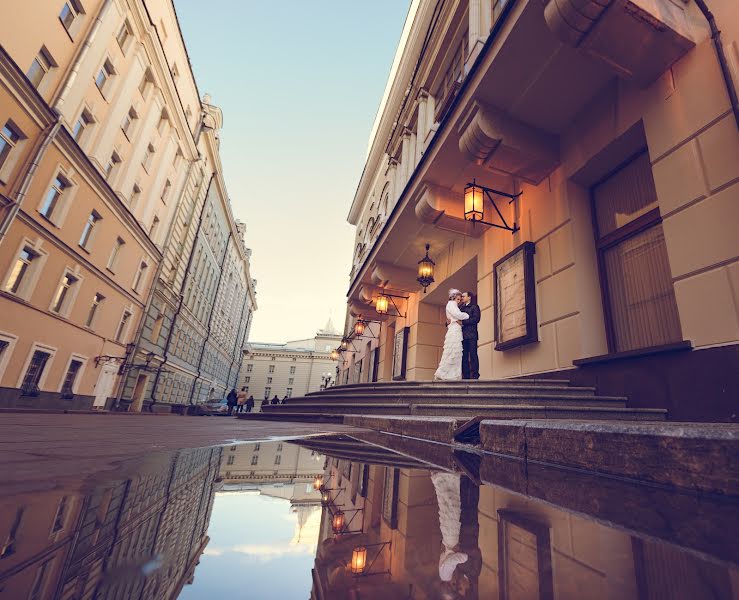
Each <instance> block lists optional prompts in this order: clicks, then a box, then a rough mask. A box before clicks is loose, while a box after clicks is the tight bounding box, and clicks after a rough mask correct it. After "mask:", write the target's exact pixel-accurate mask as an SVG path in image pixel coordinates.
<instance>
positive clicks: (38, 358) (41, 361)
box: [21, 350, 51, 396]
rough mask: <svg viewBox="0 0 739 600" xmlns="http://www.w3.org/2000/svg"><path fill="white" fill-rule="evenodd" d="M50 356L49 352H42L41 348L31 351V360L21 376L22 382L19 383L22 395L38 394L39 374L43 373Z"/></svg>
mask: <svg viewBox="0 0 739 600" xmlns="http://www.w3.org/2000/svg"><path fill="white" fill-rule="evenodd" d="M50 358H51V354H49V353H48V352H44V351H43V350H36V351H35V352H34V353H33V357H32V358H31V362H30V364H29V365H28V369H26V374H25V375H24V377H23V383H22V384H21V392H22V393H23V395H24V396H38V393H39V387H38V385H39V382H40V381H41V376H42V375H43V374H44V369H45V368H46V363H47V362H48V361H49V359H50Z"/></svg>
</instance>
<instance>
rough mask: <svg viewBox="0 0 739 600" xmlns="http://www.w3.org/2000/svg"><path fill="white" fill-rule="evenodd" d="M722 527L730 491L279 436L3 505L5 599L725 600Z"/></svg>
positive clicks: (729, 576)
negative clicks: (719, 493) (718, 493)
mask: <svg viewBox="0 0 739 600" xmlns="http://www.w3.org/2000/svg"><path fill="white" fill-rule="evenodd" d="M53 476H54V474H53V473H49V474H48V477H49V481H52V480H53ZM316 488H320V489H316ZM737 531H739V510H738V506H737V502H736V500H735V499H730V498H721V497H715V496H709V495H698V494H694V493H691V492H685V491H676V490H669V489H666V488H661V487H657V486H646V485H640V484H638V483H635V482H629V481H623V480H616V479H609V478H603V477H599V476H596V475H593V474H589V473H583V472H573V471H565V470H561V469H552V468H548V467H536V466H533V467H532V466H531V465H530V466H529V469H528V470H524V468H523V465H522V464H521V463H518V462H516V461H512V460H508V459H504V458H501V457H496V456H492V455H480V454H473V453H469V452H463V451H459V450H457V451H455V450H453V449H452V448H450V447H448V446H444V445H441V444H426V443H423V442H418V441H415V440H408V439H404V438H398V437H396V436H384V435H382V434H376V433H357V434H356V435H353V436H351V437H350V436H347V435H327V436H320V437H310V438H304V439H301V440H298V441H293V442H287V441H282V440H280V439H274V440H271V441H264V442H258V443H254V442H251V443H235V444H234V445H232V446H225V447H213V448H200V449H193V450H185V451H179V452H173V453H161V454H158V455H151V456H149V457H147V458H146V459H145V460H143V461H142V460H135V461H131V462H130V463H125V461H124V462H123V463H122V465H121V468H120V469H119V470H118V471H117V472H116V473H110V472H106V473H102V474H98V475H97V476H95V477H90V478H88V479H87V480H86V481H84V482H82V483H80V482H77V483H74V484H67V485H63V484H60V485H56V486H53V489H43V490H36V491H34V492H33V493H25V494H14V495H12V496H11V495H4V496H3V497H2V498H0V544H2V545H0V598H2V599H6V598H7V599H9V600H10V599H12V600H16V599H24V600H25V599H26V598H29V599H33V600H45V599H64V600H72V599H83V598H84V599H88V598H89V599H97V598H99V599H120V600H128V599H131V600H132V599H138V600H142V599H143V600H149V599H151V600H160V599H172V600H174V599H176V598H181V599H184V600H192V599H201V598H202V599H209V600H210V599H213V600H215V599H220V598H231V599H234V600H235V599H239V598H260V599H275V600H289V599H292V598H295V599H305V598H312V599H316V600H321V599H330V600H335V599H344V598H346V599H350V598H351V599H374V598H378V599H381V600H395V599H398V600H401V599H413V600H416V599H418V600H426V599H436V598H438V599H442V598H443V599H446V598H448V599H475V600H483V599H485V600H487V599H498V598H499V599H501V600H503V599H510V600H514V599H515V600H517V599H542V600H546V599H557V600H560V599H562V600H564V599H591V598H592V599H593V600H596V599H597V600H600V599H604V598H612V599H614V600H622V599H623V600H627V599H632V598H633V599H634V600H652V599H655V600H656V599H669V600H673V599H677V600H682V599H685V600H697V599H702V598H711V599H723V598H726V599H737V598H739V570H737V563H738V562H739V543H737V540H736V532H737Z"/></svg>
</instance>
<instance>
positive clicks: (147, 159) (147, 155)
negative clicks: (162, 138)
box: [141, 144, 156, 173]
mask: <svg viewBox="0 0 739 600" xmlns="http://www.w3.org/2000/svg"><path fill="white" fill-rule="evenodd" d="M155 152H156V149H155V148H154V145H153V144H149V145H148V146H146V151H145V152H144V158H143V159H142V160H141V164H142V165H144V169H146V171H147V173H148V172H149V169H150V168H151V163H152V161H153V160H154V153H155Z"/></svg>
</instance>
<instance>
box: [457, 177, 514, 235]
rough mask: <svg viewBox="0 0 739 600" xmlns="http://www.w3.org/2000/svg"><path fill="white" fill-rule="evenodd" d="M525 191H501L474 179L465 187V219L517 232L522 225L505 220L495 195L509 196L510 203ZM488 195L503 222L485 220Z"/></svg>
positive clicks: (473, 222)
mask: <svg viewBox="0 0 739 600" xmlns="http://www.w3.org/2000/svg"><path fill="white" fill-rule="evenodd" d="M522 193H523V192H518V194H509V193H508V192H501V191H499V190H494V189H492V188H488V187H485V186H484V185H478V184H477V182H476V181H475V180H474V179H473V180H472V183H468V184H467V185H466V186H465V188H464V220H465V221H470V222H471V223H472V225H473V226H474V225H475V223H481V224H482V225H489V226H490V227H497V228H498V229H505V230H506V231H510V232H511V233H516V232H517V231H518V230H519V229H520V227H518V225H516V223H515V222H514V223H513V225H508V221H506V220H505V217H504V216H503V213H501V212H500V209H499V208H498V205H497V204H495V199H494V198H493V195H496V196H503V197H504V198H508V203H509V204H510V203H511V202H513V201H514V200H516V199H517V198H518V197H519V196H520V195H521V194H522ZM486 196H487V198H488V200H490V204H492V205H493V208H494V209H495V212H496V213H498V217H499V218H500V221H501V223H502V224H501V223H490V222H488V221H485V197H486Z"/></svg>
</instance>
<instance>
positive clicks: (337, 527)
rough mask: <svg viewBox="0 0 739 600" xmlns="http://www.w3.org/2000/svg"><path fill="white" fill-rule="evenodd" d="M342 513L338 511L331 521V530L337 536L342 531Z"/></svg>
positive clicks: (343, 521) (343, 519)
mask: <svg viewBox="0 0 739 600" xmlns="http://www.w3.org/2000/svg"><path fill="white" fill-rule="evenodd" d="M345 520H346V519H345V518H344V513H343V512H342V511H338V512H337V513H336V514H335V515H334V518H333V519H332V520H331V529H333V530H334V533H336V534H339V533H341V532H342V531H343V530H344V523H345Z"/></svg>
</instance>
